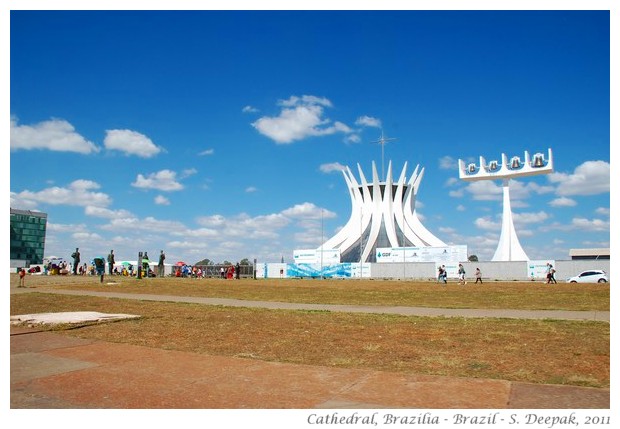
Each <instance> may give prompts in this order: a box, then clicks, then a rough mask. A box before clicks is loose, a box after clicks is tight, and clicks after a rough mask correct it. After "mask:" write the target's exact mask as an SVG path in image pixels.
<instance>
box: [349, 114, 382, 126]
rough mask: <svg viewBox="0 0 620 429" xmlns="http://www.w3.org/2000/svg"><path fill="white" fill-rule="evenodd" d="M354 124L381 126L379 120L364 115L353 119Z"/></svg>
mask: <svg viewBox="0 0 620 429" xmlns="http://www.w3.org/2000/svg"><path fill="white" fill-rule="evenodd" d="M355 125H359V126H362V127H374V128H381V120H380V119H377V118H373V117H371V116H366V115H364V116H360V117H359V118H357V120H356V121H355Z"/></svg>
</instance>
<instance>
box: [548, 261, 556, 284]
mask: <svg viewBox="0 0 620 429" xmlns="http://www.w3.org/2000/svg"><path fill="white" fill-rule="evenodd" d="M549 283H553V284H557V283H558V282H557V281H556V280H555V268H553V265H551V262H547V284H549Z"/></svg>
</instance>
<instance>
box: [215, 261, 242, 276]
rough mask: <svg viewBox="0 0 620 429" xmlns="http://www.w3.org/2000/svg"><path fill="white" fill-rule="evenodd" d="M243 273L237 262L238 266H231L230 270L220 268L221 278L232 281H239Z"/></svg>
mask: <svg viewBox="0 0 620 429" xmlns="http://www.w3.org/2000/svg"><path fill="white" fill-rule="evenodd" d="M240 272H241V266H240V265H239V262H237V265H236V266H232V265H231V266H229V267H228V268H224V267H221V268H220V277H221V278H223V279H228V280H232V279H233V278H235V279H237V280H239V275H240Z"/></svg>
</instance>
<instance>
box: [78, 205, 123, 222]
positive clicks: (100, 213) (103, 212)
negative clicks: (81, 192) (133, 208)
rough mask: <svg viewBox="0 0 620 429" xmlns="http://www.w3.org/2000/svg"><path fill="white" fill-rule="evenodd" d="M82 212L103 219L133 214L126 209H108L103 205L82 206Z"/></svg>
mask: <svg viewBox="0 0 620 429" xmlns="http://www.w3.org/2000/svg"><path fill="white" fill-rule="evenodd" d="M84 214H86V215H87V216H94V217H101V218H105V219H118V218H126V217H131V216H133V215H132V214H131V212H129V211H127V210H123V209H121V210H110V209H107V208H105V207H97V206H86V207H84Z"/></svg>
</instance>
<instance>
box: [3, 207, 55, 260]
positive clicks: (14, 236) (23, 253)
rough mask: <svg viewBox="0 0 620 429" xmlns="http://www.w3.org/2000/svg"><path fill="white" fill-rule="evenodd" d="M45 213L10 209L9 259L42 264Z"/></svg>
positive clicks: (45, 223)
mask: <svg viewBox="0 0 620 429" xmlns="http://www.w3.org/2000/svg"><path fill="white" fill-rule="evenodd" d="M46 226H47V213H42V212H33V211H30V210H16V209H11V260H19V261H24V265H25V266H28V265H30V264H42V263H43V253H44V251H45V229H46Z"/></svg>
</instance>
